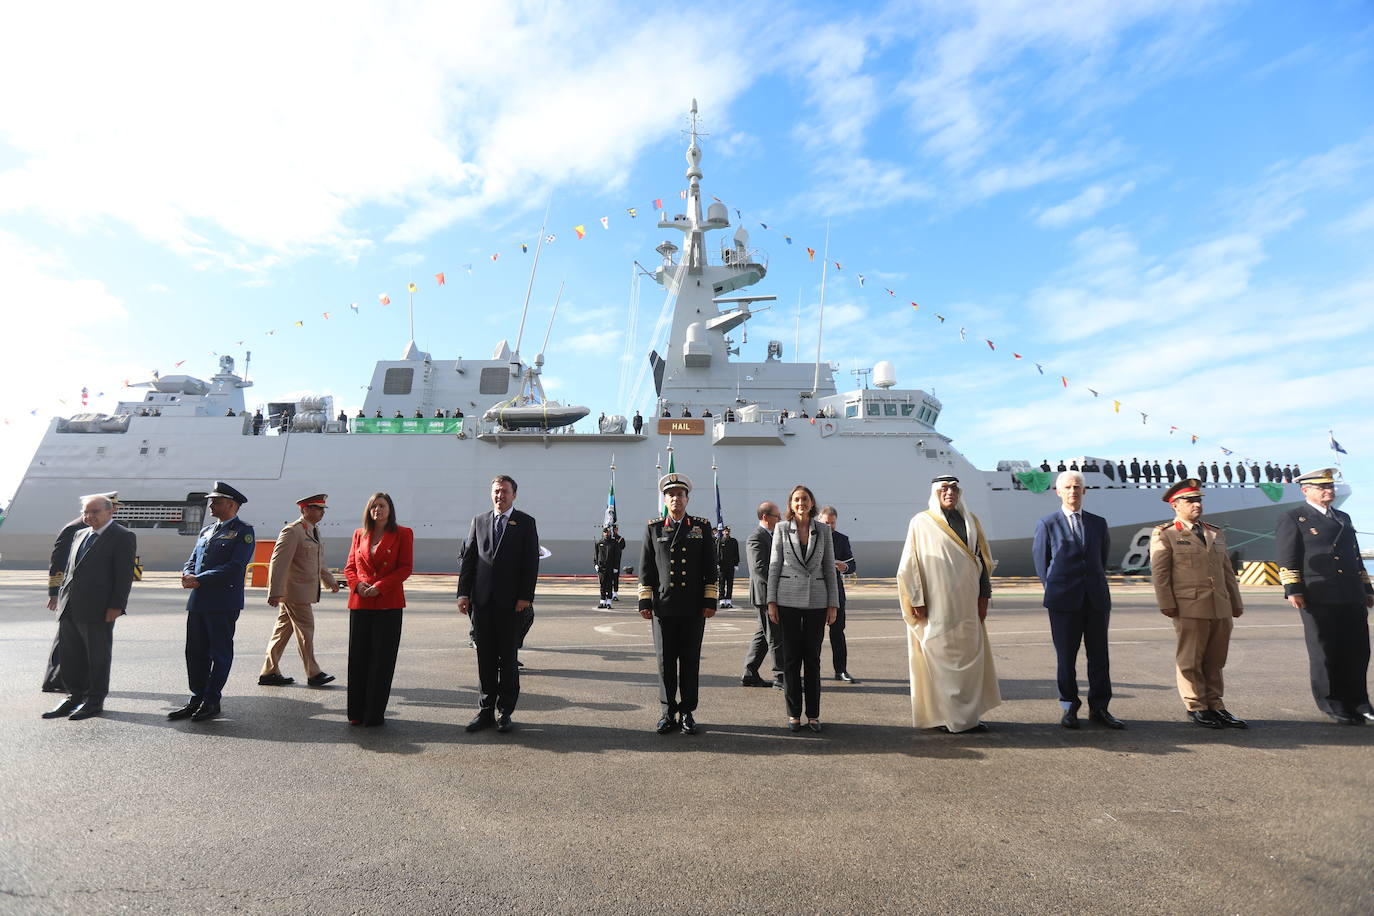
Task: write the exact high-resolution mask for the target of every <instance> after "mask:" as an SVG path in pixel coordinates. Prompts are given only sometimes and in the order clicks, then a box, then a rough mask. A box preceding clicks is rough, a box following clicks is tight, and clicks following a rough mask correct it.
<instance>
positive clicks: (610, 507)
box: [604, 454, 616, 528]
mask: <svg viewBox="0 0 1374 916" xmlns="http://www.w3.org/2000/svg"><path fill="white" fill-rule="evenodd" d="M614 525H616V512H615V455H614V454H612V455H611V489H610V491H609V492H608V493H607V494H606V519H605V525H604V527H606V528H611V527H613V526H614Z"/></svg>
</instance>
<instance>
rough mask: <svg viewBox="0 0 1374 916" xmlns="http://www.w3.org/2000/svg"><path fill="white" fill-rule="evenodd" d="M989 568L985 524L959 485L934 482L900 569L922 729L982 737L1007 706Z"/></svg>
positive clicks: (944, 479) (914, 708) (916, 718)
mask: <svg viewBox="0 0 1374 916" xmlns="http://www.w3.org/2000/svg"><path fill="white" fill-rule="evenodd" d="M992 566H993V562H992V553H991V551H990V550H989V548H988V541H987V538H986V537H985V536H984V534H983V526H982V525H980V524H979V523H978V519H977V517H976V516H975V515H974V514H973V513H972V512H969V511H968V510H967V509H965V508H964V503H963V494H962V491H961V490H960V489H959V479H958V478H957V477H954V476H953V475H948V474H947V475H942V476H940V477H936V478H935V479H934V480H933V481H931V495H930V508H929V509H928V510H927V511H925V512H921V513H919V514H917V515H916V516H914V517H913V518H912V519H911V525H910V526H909V527H908V528H907V534H906V544H905V546H903V548H902V559H901V562H900V563H899V564H898V567H897V590H898V593H899V595H900V596H901V601H902V616H903V617H904V618H905V619H906V624H907V648H908V652H909V658H910V663H911V718H912V724H914V725H915V726H916V727H917V728H939V729H942V730H944V731H949V732H968V731H985V730H986V729H987V726H986V725H984V724H983V723H982V722H980V721H979V717H980V716H981V715H982V714H983V713H985V712H987V711H988V710H989V709H992V708H994V707H996V706H1000V705H1001V703H1002V695H1001V693H1000V692H999V691H998V689H997V671H996V669H995V668H994V667H993V663H992V650H991V648H989V646H988V634H987V629H986V628H985V627H984V626H983V620H984V618H986V617H987V613H988V601H989V599H990V598H991V596H992V585H991V581H990V580H989V578H988V576H989V573H990V572H991V570H992Z"/></svg>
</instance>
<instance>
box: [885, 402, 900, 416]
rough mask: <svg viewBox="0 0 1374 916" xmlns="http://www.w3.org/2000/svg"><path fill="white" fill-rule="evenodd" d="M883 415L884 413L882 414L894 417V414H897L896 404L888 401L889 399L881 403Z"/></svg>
mask: <svg viewBox="0 0 1374 916" xmlns="http://www.w3.org/2000/svg"><path fill="white" fill-rule="evenodd" d="M883 415H884V416H888V417H895V416H897V405H896V404H893V403H892V402H890V401H889V402H888V403H886V404H884V405H883Z"/></svg>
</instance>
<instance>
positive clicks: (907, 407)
mask: <svg viewBox="0 0 1374 916" xmlns="http://www.w3.org/2000/svg"><path fill="white" fill-rule="evenodd" d="M915 409H916V405H915V404H903V405H902V416H904V417H909V416H911V412H912V411H913V410H915Z"/></svg>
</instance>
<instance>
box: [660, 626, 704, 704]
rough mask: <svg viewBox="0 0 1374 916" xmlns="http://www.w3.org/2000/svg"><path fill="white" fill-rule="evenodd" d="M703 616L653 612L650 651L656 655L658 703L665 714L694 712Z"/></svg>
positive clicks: (699, 669)
mask: <svg viewBox="0 0 1374 916" xmlns="http://www.w3.org/2000/svg"><path fill="white" fill-rule="evenodd" d="M705 635H706V618H705V617H703V616H701V615H700V614H694V615H692V616H689V617H659V616H658V615H657V614H655V615H654V652H655V653H656V654H657V655H658V705H659V708H660V709H661V710H662V714H663V715H665V716H671V715H675V714H678V713H688V712H696V708H697V696H698V687H697V684H698V675H699V674H700V672H701V640H702V637H704V636H705Z"/></svg>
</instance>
